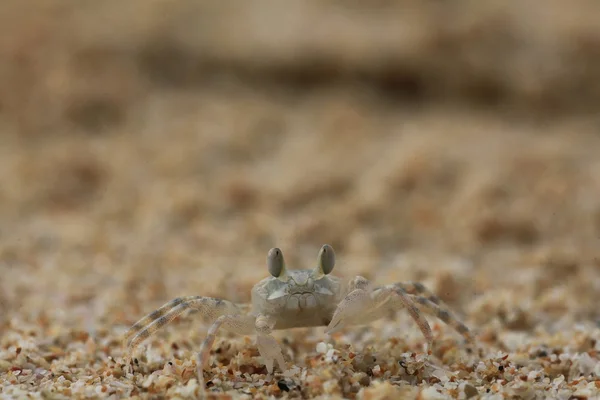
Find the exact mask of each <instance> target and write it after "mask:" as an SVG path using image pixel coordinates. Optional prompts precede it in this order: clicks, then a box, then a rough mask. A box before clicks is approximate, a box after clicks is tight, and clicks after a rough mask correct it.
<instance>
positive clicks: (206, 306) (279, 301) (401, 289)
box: [125, 244, 472, 388]
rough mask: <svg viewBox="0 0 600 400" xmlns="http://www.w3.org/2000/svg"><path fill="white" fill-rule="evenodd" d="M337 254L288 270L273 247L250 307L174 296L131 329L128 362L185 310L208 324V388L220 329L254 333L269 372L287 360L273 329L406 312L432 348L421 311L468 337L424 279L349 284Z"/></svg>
mask: <svg viewBox="0 0 600 400" xmlns="http://www.w3.org/2000/svg"><path fill="white" fill-rule="evenodd" d="M334 265H335V253H334V251H333V248H332V247H331V246H329V245H327V244H326V245H324V246H322V247H321V249H320V251H319V254H318V258H317V265H316V267H315V268H314V269H303V270H289V269H287V268H286V265H285V261H284V258H283V253H282V252H281V250H280V249H278V248H273V249H271V250H270V251H269V253H268V255H267V267H268V270H269V273H270V274H271V275H272V276H271V277H268V278H265V279H263V280H261V281H260V282H258V283H257V284H256V285H255V286H254V287H253V289H252V295H251V297H252V304H234V303H232V302H229V301H227V300H221V299H217V298H212V297H203V296H187V297H178V298H176V299H173V300H171V301H169V302H168V303H166V304H165V305H163V306H162V307H160V308H159V309H158V310H156V311H153V312H152V313H150V314H148V315H147V316H145V317H144V318H142V319H140V320H139V321H138V322H137V323H136V324H134V325H133V326H132V327H131V328H130V329H129V330H128V331H127V334H126V339H125V340H126V341H127V355H126V360H127V362H128V363H129V362H131V357H132V354H133V350H134V349H135V347H136V346H137V345H139V344H140V343H141V342H142V341H143V340H145V339H146V338H148V337H149V336H150V335H152V334H153V333H154V332H156V331H157V330H159V329H160V328H162V327H164V326H165V325H167V324H168V323H169V322H171V321H173V319H175V317H177V316H178V315H180V314H181V313H182V312H184V311H185V310H187V309H197V310H199V311H200V313H201V315H202V316H203V317H205V319H206V320H208V321H209V323H212V325H211V326H210V328H209V330H208V334H207V336H206V338H205V340H204V342H203V343H202V347H201V349H200V352H199V353H198V355H197V374H198V382H199V383H200V384H201V385H202V386H201V387H202V388H203V387H204V379H203V369H204V367H205V366H206V365H207V363H208V361H209V356H210V350H211V348H212V346H213V343H214V341H215V336H216V334H217V331H219V329H224V330H226V331H229V332H232V333H235V334H239V335H256V344H257V347H258V351H259V353H260V355H261V356H262V357H263V360H264V363H265V366H266V368H267V371H268V373H269V374H271V373H272V372H273V364H274V362H275V361H276V362H277V364H278V365H279V368H280V369H281V370H282V371H285V370H286V363H285V360H284V358H283V355H282V351H281V348H280V346H279V344H278V343H277V341H276V340H275V338H274V337H273V336H272V335H271V332H272V331H273V330H275V329H289V328H301V327H316V326H326V327H327V328H326V330H325V332H326V333H328V334H331V333H333V332H336V331H338V330H340V329H342V328H345V327H347V326H350V325H364V324H368V323H370V322H373V321H375V320H377V319H380V318H383V317H385V316H388V315H390V314H392V313H394V312H396V311H398V310H400V309H406V310H407V311H408V313H409V314H410V316H411V317H412V318H413V319H414V320H415V322H416V323H417V325H418V327H419V328H420V329H421V332H422V333H423V336H424V337H425V339H426V341H427V354H430V353H431V347H432V344H433V335H432V332H431V328H430V326H429V323H428V322H427V320H426V319H425V317H424V316H423V314H422V312H423V313H426V314H430V315H433V316H435V317H437V318H439V319H441V320H442V321H444V322H445V323H446V324H447V325H449V326H451V327H452V328H454V329H455V330H456V331H457V332H459V333H460V334H461V335H463V336H464V337H465V338H466V339H467V340H469V341H471V340H472V336H471V334H470V332H469V329H468V328H467V327H466V326H465V325H464V324H463V323H462V322H460V321H459V320H458V319H457V318H456V317H455V316H453V314H452V313H451V312H450V311H449V310H448V309H447V308H446V307H445V306H444V305H443V304H442V302H441V301H440V299H439V298H438V297H437V296H436V295H434V294H433V293H432V292H431V291H429V290H428V289H427V288H425V287H424V286H423V285H422V284H421V283H417V282H414V283H413V282H410V283H394V284H391V285H385V286H379V287H373V286H372V285H371V284H370V282H369V281H368V280H367V279H365V278H363V277H361V276H357V277H355V278H354V279H352V280H351V281H350V282H349V284H348V285H347V287H346V286H345V285H342V283H341V280H340V278H338V277H336V276H333V275H331V271H332V270H333V267H334Z"/></svg>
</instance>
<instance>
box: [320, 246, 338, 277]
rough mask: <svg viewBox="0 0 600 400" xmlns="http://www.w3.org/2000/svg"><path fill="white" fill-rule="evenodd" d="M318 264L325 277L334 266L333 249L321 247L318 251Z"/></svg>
mask: <svg viewBox="0 0 600 400" xmlns="http://www.w3.org/2000/svg"><path fill="white" fill-rule="evenodd" d="M318 264H319V268H320V269H321V271H323V273H324V274H325V275H327V274H329V273H331V271H333V267H334V266H335V252H334V251H333V247H331V246H330V245H328V244H325V245H323V247H321V250H319V259H318Z"/></svg>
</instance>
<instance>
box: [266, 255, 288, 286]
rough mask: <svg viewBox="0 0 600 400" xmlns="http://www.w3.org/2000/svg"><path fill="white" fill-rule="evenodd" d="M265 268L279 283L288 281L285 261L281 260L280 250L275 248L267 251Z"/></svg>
mask: <svg viewBox="0 0 600 400" xmlns="http://www.w3.org/2000/svg"><path fill="white" fill-rule="evenodd" d="M267 268H268V269H269V273H270V274H271V275H273V276H274V277H275V278H277V279H279V280H280V281H283V282H286V281H287V280H288V274H287V269H286V268H285V260H284V259H283V252H282V251H281V249H279V248H277V247H275V248H273V249H271V250H269V254H267Z"/></svg>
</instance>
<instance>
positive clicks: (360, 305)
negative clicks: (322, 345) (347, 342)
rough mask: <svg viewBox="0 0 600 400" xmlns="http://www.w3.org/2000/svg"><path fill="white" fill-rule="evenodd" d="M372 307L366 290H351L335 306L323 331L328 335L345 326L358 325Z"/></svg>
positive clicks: (371, 301)
mask: <svg viewBox="0 0 600 400" xmlns="http://www.w3.org/2000/svg"><path fill="white" fill-rule="evenodd" d="M373 308H374V305H373V300H372V299H371V296H369V293H368V292H367V291H365V290H362V289H356V290H353V291H352V292H350V293H348V295H347V296H346V297H345V298H344V299H343V300H342V301H341V302H340V304H339V305H338V306H337V309H336V310H335V312H334V313H333V317H332V318H331V321H330V322H329V325H327V328H325V333H327V334H329V335H330V334H332V333H335V332H338V331H339V330H341V329H343V328H345V327H346V326H349V325H360V324H361V320H364V319H365V317H366V316H367V315H368V313H369V311H371V310H373Z"/></svg>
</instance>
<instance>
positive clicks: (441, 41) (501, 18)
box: [0, 0, 600, 395]
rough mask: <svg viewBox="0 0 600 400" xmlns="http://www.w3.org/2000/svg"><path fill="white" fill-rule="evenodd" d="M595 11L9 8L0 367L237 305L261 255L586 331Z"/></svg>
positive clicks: (192, 334)
mask: <svg viewBox="0 0 600 400" xmlns="http://www.w3.org/2000/svg"><path fill="white" fill-rule="evenodd" d="M599 16H600V3H598V2H597V1H593V0H587V1H586V0H577V1H572V2H569V4H568V5H566V3H565V2H562V1H557V0H544V1H542V0H539V1H529V2H526V3H525V2H520V1H516V0H515V1H500V0H498V1H488V2H478V1H453V2H436V1H424V2H410V1H374V2H352V1H351V2H341V1H333V0H332V1H288V2H279V3H277V2H270V1H262V0H261V1H255V2H244V1H231V2H227V3H225V2H196V1H187V0H184V1H179V2H172V1H166V0H144V1H137V0H134V1H129V2H122V1H116V0H103V1H97V2H84V1H66V0H56V1H52V2H48V1H42V0H30V1H27V2H23V1H19V0H5V1H3V2H2V5H1V6H0V272H1V275H0V282H1V283H0V290H1V292H0V330H1V332H2V343H0V345H1V346H2V350H3V351H4V353H3V354H4V355H5V357H6V358H8V354H9V353H10V352H11V351H14V348H15V347H19V346H22V345H20V344H17V343H21V342H19V341H23V340H25V341H26V342H27V343H30V344H31V346H32V351H40V352H43V350H40V349H41V348H42V347H41V346H43V345H44V343H45V342H44V341H45V340H50V341H51V342H52V345H53V346H55V347H57V348H59V349H62V351H64V352H65V353H64V354H67V353H68V349H69V341H70V340H71V339H69V338H72V336H73V335H76V333H77V332H83V333H82V334H83V335H84V337H87V336H88V335H91V336H93V337H95V338H104V339H105V340H106V343H107V346H108V347H107V348H108V349H109V350H106V351H107V353H106V354H112V355H113V356H114V357H115V358H117V357H119V356H120V354H121V353H120V351H121V350H120V348H119V346H120V343H119V342H118V340H119V333H120V332H122V329H123V328H125V327H126V326H128V325H129V324H131V323H133V322H135V320H136V319H137V318H139V317H141V316H142V315H143V314H145V313H147V312H150V311H151V310H153V309H154V308H155V307H157V306H159V305H161V304H162V303H163V302H165V301H167V300H169V299H171V298H173V297H176V296H180V295H186V294H203V295H208V296H223V297H227V298H229V299H232V300H236V301H247V300H248V299H249V294H250V288H251V287H252V285H253V284H254V283H255V282H257V281H258V280H259V279H261V278H263V277H264V276H266V274H267V271H266V267H265V256H266V252H267V251H268V249H269V248H270V247H273V246H279V247H281V248H282V250H283V251H284V254H285V255H286V258H287V261H288V264H290V265H291V266H292V267H312V265H313V263H314V260H315V257H316V254H317V251H318V248H319V246H320V245H321V244H323V243H330V244H331V245H333V246H334V248H335V249H336V251H337V255H338V262H339V263H338V265H337V267H336V270H335V272H336V273H337V274H338V275H341V276H344V277H348V278H350V277H353V276H354V275H356V274H361V275H364V276H366V277H368V278H370V279H374V280H376V281H377V282H379V283H391V282H393V281H397V280H421V281H423V282H425V283H426V284H427V285H429V286H430V287H431V288H432V289H434V290H435V291H437V292H438V293H439V294H440V296H441V297H442V298H444V299H445V300H446V301H448V303H449V304H451V305H452V306H453V307H454V309H455V310H457V313H459V315H461V316H463V317H464V319H465V321H466V322H467V323H468V324H469V325H470V326H471V327H473V328H474V329H475V330H476V331H477V332H486V329H487V332H488V333H490V332H497V331H498V329H507V330H509V331H513V330H516V331H522V332H525V333H526V334H527V335H529V336H528V337H529V338H530V339H531V340H535V337H536V335H537V334H538V333H539V330H544V329H553V327H555V325H556V324H557V323H561V324H567V325H565V326H571V325H572V323H574V322H577V321H579V322H586V321H587V322H590V323H591V322H593V321H595V320H597V319H598V318H599V317H600V315H599V314H600V313H599V312H598V307H597V304H598V303H597V300H598V290H600V263H599V261H598V259H597V258H596V257H597V256H598V249H599V246H598V236H599V235H600V17H599ZM169 329H170V330H172V331H173V332H177V333H176V334H177V335H179V337H181V338H187V339H186V340H190V341H192V342H193V343H200V341H201V339H202V336H203V334H200V333H198V330H191V331H190V330H188V328H186V327H185V326H184V325H183V324H174V326H173V327H171V328H169ZM405 329H408V330H414V331H415V332H416V331H417V328H416V327H415V326H414V325H407V328H405ZM440 329H442V330H443V331H444V334H446V335H449V336H451V335H452V333H451V332H450V331H449V330H448V329H447V328H445V327H443V328H440ZM31 332H37V336H35V335H34V336H33V337H29V336H28V333H31ZM74 332H75V333H74ZM490 334H491V333H490ZM411 335H412V334H411ZM414 335H415V338H417V339H418V332H416V333H415V334H414ZM590 335H592V336H593V334H590ZM496 336H497V335H495V334H494V335H492V336H490V337H487V339H486V340H488V342H487V343H488V345H489V346H490V349H494V350H497V349H502V348H506V346H504V345H503V344H502V343H501V340H500V339H498V338H497V337H496ZM42 338H43V340H42ZM40 340H41V342H40ZM98 340H100V339H98ZM11 346H12V347H11ZM503 346H504V347H503ZM592 347H593V346H592ZM193 348H194V346H190V350H192V349H193ZM11 349H12V350H11ZM307 349H308V348H307ZM307 351H308V350H307ZM164 354H165V357H172V356H173V352H172V351H171V353H170V354H169V349H167V350H166V351H165V353H164ZM186 354H187V357H191V355H190V354H191V353H186ZM60 357H62V356H58V357H57V358H58V359H60ZM15 360H18V357H17V356H15V357H14V359H10V360H9V363H8V364H7V363H6V362H5V363H4V364H3V365H4V366H3V365H0V376H2V374H4V377H3V378H0V381H3V382H4V387H5V388H6V385H8V384H14V382H13V381H11V379H12V378H10V374H11V373H12V372H10V368H11V365H14V364H15V363H17V361H15ZM292 362H294V363H297V364H301V363H302V354H298V355H297V358H296V359H295V360H292ZM163 363H164V360H163ZM161 365H162V364H161ZM75 367H76V366H74V367H73V368H75ZM42 380H43V379H42V378H40V380H39V381H36V384H35V385H33V384H32V386H35V387H36V388H37V386H36V385H41V383H40V382H42ZM11 382H12V383H11ZM5 390H6V389H5ZM1 391H2V389H1V386H0V392H1ZM344 395H347V394H344Z"/></svg>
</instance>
